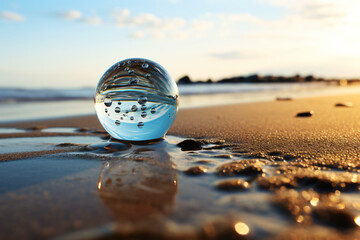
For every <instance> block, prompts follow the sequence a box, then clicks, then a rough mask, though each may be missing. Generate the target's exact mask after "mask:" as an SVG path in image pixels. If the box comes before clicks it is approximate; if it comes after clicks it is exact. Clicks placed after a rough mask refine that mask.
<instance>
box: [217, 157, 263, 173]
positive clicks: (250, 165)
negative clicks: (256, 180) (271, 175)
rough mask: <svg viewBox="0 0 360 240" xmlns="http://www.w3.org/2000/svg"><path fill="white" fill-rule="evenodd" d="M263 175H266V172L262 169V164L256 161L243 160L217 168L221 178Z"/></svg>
mask: <svg viewBox="0 0 360 240" xmlns="http://www.w3.org/2000/svg"><path fill="white" fill-rule="evenodd" d="M262 173H264V170H263V169H262V167H261V163H260V162H259V161H256V160H241V161H237V162H232V163H226V164H223V165H221V166H220V167H218V168H217V174H218V175H219V176H234V175H246V176H254V175H258V174H262Z"/></svg>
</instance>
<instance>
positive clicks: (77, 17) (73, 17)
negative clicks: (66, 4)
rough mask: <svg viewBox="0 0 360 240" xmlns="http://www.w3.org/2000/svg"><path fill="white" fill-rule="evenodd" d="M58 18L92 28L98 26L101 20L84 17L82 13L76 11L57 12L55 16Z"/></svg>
mask: <svg viewBox="0 0 360 240" xmlns="http://www.w3.org/2000/svg"><path fill="white" fill-rule="evenodd" d="M57 16H58V17H60V18H61V19H64V20H67V21H79V22H84V23H87V24H91V25H94V26H97V25H100V24H101V23H102V20H101V18H100V17H85V16H83V14H82V12H80V11H78V10H69V11H65V12H59V13H58V14H57Z"/></svg>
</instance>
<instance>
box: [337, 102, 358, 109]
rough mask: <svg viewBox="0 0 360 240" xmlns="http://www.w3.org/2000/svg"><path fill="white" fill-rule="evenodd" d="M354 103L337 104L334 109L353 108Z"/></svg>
mask: <svg viewBox="0 0 360 240" xmlns="http://www.w3.org/2000/svg"><path fill="white" fill-rule="evenodd" d="M353 106H354V103H352V102H343V103H337V104H335V107H349V108H350V107H353Z"/></svg>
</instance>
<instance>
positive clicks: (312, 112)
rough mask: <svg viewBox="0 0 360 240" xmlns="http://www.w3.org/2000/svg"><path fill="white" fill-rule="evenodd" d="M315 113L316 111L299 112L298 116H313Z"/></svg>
mask: <svg viewBox="0 0 360 240" xmlns="http://www.w3.org/2000/svg"><path fill="white" fill-rule="evenodd" d="M313 114H314V111H313V110H311V111H307V112H299V113H298V114H297V115H296V117H311V116H312V115H313Z"/></svg>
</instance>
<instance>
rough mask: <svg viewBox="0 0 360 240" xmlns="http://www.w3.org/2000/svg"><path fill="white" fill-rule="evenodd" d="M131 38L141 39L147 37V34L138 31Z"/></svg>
mask: <svg viewBox="0 0 360 240" xmlns="http://www.w3.org/2000/svg"><path fill="white" fill-rule="evenodd" d="M130 37H131V38H135V39H140V38H144V37H145V33H144V32H141V31H136V32H133V33H131V34H130Z"/></svg>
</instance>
